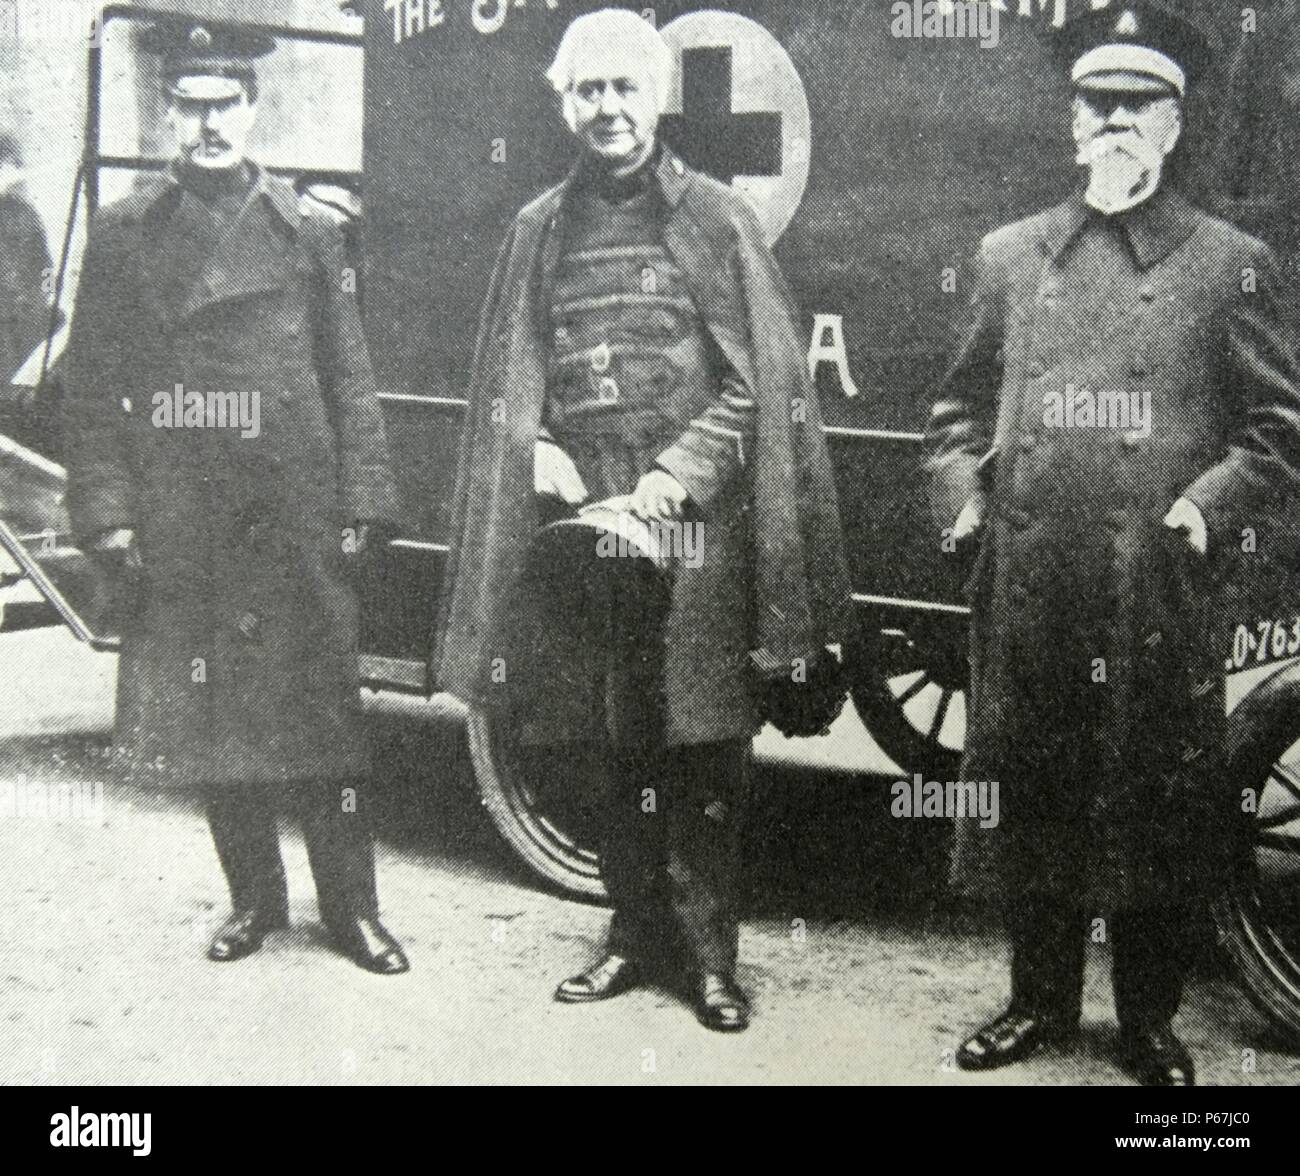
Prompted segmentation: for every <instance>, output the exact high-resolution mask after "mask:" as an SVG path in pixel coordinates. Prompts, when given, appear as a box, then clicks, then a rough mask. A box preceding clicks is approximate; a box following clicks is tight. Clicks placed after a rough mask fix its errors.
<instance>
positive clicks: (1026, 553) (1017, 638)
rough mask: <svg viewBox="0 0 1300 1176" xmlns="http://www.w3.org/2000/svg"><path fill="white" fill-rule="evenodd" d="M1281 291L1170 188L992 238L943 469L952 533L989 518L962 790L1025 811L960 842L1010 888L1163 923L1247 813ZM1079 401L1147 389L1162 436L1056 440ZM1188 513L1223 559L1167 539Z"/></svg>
mask: <svg viewBox="0 0 1300 1176" xmlns="http://www.w3.org/2000/svg"><path fill="white" fill-rule="evenodd" d="M1277 282H1278V278H1277V268H1276V264H1275V262H1274V260H1273V258H1272V256H1271V254H1270V253H1269V251H1268V249H1267V248H1266V247H1265V246H1264V245H1263V244H1261V243H1260V242H1259V241H1257V240H1255V239H1254V238H1252V237H1249V236H1247V235H1246V234H1244V233H1242V232H1240V231H1238V230H1237V229H1235V228H1233V227H1231V226H1230V225H1228V224H1226V223H1224V222H1222V221H1220V220H1217V219H1215V218H1213V217H1211V216H1208V215H1206V214H1204V213H1202V212H1200V211H1198V210H1196V209H1194V208H1193V207H1192V206H1191V205H1190V204H1188V203H1187V202H1186V201H1185V200H1184V199H1183V198H1182V197H1181V196H1179V195H1178V194H1177V193H1176V192H1174V191H1172V190H1165V191H1162V192H1160V193H1158V194H1157V196H1155V197H1154V198H1153V199H1152V200H1150V201H1148V202H1147V203H1146V204H1144V205H1141V206H1139V207H1138V208H1137V209H1136V210H1134V211H1132V212H1131V213H1129V214H1127V215H1126V216H1124V217H1122V218H1116V219H1114V220H1112V221H1110V222H1109V223H1107V222H1106V221H1104V220H1102V219H1101V218H1098V217H1096V216H1095V215H1094V214H1091V213H1090V212H1089V211H1088V210H1087V208H1086V205H1085V204H1084V203H1083V200H1082V198H1081V196H1080V195H1078V194H1076V195H1075V196H1073V197H1072V198H1071V199H1070V200H1068V201H1067V202H1066V203H1064V204H1062V205H1060V206H1059V207H1057V208H1054V209H1051V210H1049V211H1047V212H1044V213H1042V214H1040V215H1037V216H1034V217H1031V218H1029V219H1028V220H1024V221H1021V222H1019V223H1017V224H1013V225H1010V226H1008V227H1006V228H1003V229H1000V230H998V231H997V232H995V233H993V234H991V235H990V236H989V237H987V238H986V239H985V241H984V243H983V245H982V248H981V251H980V256H979V265H978V279H977V282H976V288H975V294H974V308H975V314H974V318H973V322H972V325H971V327H970V329H969V331H968V333H967V334H966V337H965V341H964V345H963V347H962V349H961V353H960V355H959V357H958V359H957V362H956V364H955V365H954V367H953V368H952V370H951V372H950V374H949V376H948V378H947V381H946V383H945V385H944V386H943V388H942V390H941V392H940V394H939V397H938V400H937V402H936V404H935V406H934V409H933V413H932V415H931V418H930V422H929V426H928V429H927V434H926V445H927V459H926V467H927V469H928V472H929V474H930V477H931V487H932V491H933V505H934V514H935V521H936V523H937V525H938V526H939V527H940V528H946V527H951V526H952V525H953V522H954V520H955V519H956V517H957V515H958V513H959V511H960V509H961V507H962V505H963V503H965V502H966V501H967V500H968V499H969V498H971V497H972V496H975V497H977V498H978V499H979V500H980V501H981V503H982V505H983V516H984V518H985V524H984V526H983V528H982V530H981V545H980V550H979V554H978V558H977V560H976V563H975V566H974V570H973V574H972V575H971V576H970V579H969V581H968V584H967V586H966V589H965V591H966V593H967V595H968V598H969V600H970V602H971V605H972V609H973V620H972V631H971V672H972V681H971V695H970V701H969V707H968V730H967V743H966V756H965V763H964V767H963V778H964V779H966V780H999V781H1000V785H1001V810H1002V811H1001V822H1000V824H999V825H998V827H997V828H996V829H995V830H994V831H992V832H991V833H982V832H975V831H974V830H972V829H970V828H969V827H968V828H967V830H966V832H968V833H969V834H970V836H969V837H968V838H966V840H965V842H964V846H963V848H964V849H965V850H966V851H968V853H967V857H966V864H972V863H977V862H979V861H980V860H981V858H982V859H983V862H984V864H987V863H988V859H989V857H990V856H991V857H992V859H993V860H994V861H995V862H998V863H999V864H1000V865H1001V866H1002V867H1003V868H1004V871H1005V872H1004V879H1009V881H1010V882H1011V884H1012V891H1013V894H1018V895H1024V894H1025V893H1026V892H1040V893H1045V894H1048V895H1050V896H1053V897H1055V898H1057V899H1061V900H1066V901H1069V902H1070V903H1071V904H1072V905H1076V906H1078V905H1084V904H1089V903H1095V904H1099V905H1102V906H1109V907H1116V906H1125V905H1148V904H1156V903H1162V902H1165V903H1167V902H1175V901H1180V900H1182V899H1185V898H1186V897H1188V896H1189V895H1190V894H1193V893H1195V892H1196V891H1198V890H1203V889H1208V888H1212V887H1213V886H1215V885H1217V883H1218V881H1219V880H1221V878H1222V874H1221V872H1220V867H1221V866H1222V865H1223V864H1224V862H1225V858H1226V856H1227V855H1228V853H1229V852H1230V849H1231V846H1232V844H1233V837H1232V835H1231V833H1232V830H1233V828H1234V823H1237V824H1239V822H1234V816H1236V817H1239V816H1240V813H1239V804H1238V802H1239V799H1240V797H1239V793H1238V792H1237V790H1236V789H1235V788H1234V787H1233V785H1232V782H1231V781H1229V780H1225V779H1224V777H1223V775H1222V773H1221V771H1220V768H1221V763H1220V760H1221V756H1220V752H1221V750H1222V726H1223V721H1222V716H1223V694H1222V674H1223V661H1222V658H1223V650H1222V648H1220V647H1219V645H1218V644H1216V643H1215V642H1214V640H1213V636H1212V634H1213V632H1214V624H1213V614H1214V601H1215V586H1216V584H1220V583H1222V582H1223V580H1224V579H1225V578H1226V577H1228V576H1230V575H1232V574H1233V560H1234V553H1239V552H1240V543H1241V537H1242V529H1243V528H1244V527H1254V528H1256V529H1265V530H1266V529H1267V525H1268V520H1269V519H1270V518H1277V517H1278V516H1279V515H1281V514H1283V513H1285V512H1287V511H1289V510H1293V509H1294V504H1295V499H1294V493H1295V490H1296V488H1297V471H1298V470H1300V390H1298V380H1297V364H1296V354H1295V346H1294V342H1293V339H1292V335H1291V333H1290V331H1289V330H1288V328H1287V327H1286V326H1285V325H1284V323H1283V320H1282V318H1281V313H1280V310H1279V305H1278V301H1277ZM1079 389H1088V390H1091V391H1092V392H1093V393H1094V394H1100V393H1102V392H1103V391H1106V390H1112V389H1113V390H1116V391H1122V392H1124V393H1125V394H1128V393H1131V392H1133V391H1139V392H1142V393H1143V394H1149V396H1150V405H1151V432H1150V435H1149V436H1147V437H1143V436H1141V435H1140V430H1137V429H1129V430H1124V429H1122V428H1091V429H1089V428H1061V427H1048V426H1047V425H1046V424H1045V419H1044V394H1045V393H1047V392H1050V391H1052V390H1057V391H1059V392H1063V393H1064V392H1067V391H1068V392H1070V394H1072V395H1076V396H1077V391H1078V390H1079ZM1179 497H1186V498H1188V499H1190V500H1191V501H1192V502H1194V503H1195V504H1196V505H1197V506H1198V507H1199V508H1200V509H1201V511H1202V513H1203V514H1204V516H1205V519H1206V522H1207V526H1208V531H1209V544H1210V557H1209V559H1208V560H1206V559H1202V558H1200V557H1198V556H1196V555H1195V553H1194V552H1192V551H1191V549H1190V548H1189V547H1188V546H1187V544H1186V543H1185V542H1184V540H1183V539H1182V538H1181V536H1179V535H1176V534H1174V533H1172V532H1170V531H1169V530H1168V529H1167V528H1165V527H1163V526H1162V523H1161V520H1162V519H1163V518H1164V516H1165V514H1166V513H1167V512H1168V510H1169V508H1170V507H1171V506H1172V504H1173V503H1174V501H1175V500H1176V499H1177V498H1179ZM1095 659H1104V673H1105V681H1104V682H1099V681H1097V680H1096V679H1097V676H1098V675H1097V670H1098V665H1099V663H1098V662H1097V661H1096V660H1095ZM985 839H987V840H985ZM981 843H982V844H981ZM973 848H974V849H976V850H977V852H974V853H970V852H969V851H970V850H972V849H973ZM980 848H988V849H992V850H994V852H993V853H992V854H991V855H982V854H981V853H979V852H978V849H980Z"/></svg>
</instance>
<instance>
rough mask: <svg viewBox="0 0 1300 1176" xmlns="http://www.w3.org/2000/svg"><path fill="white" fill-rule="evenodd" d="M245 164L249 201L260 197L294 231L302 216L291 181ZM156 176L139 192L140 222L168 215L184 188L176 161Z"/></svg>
mask: <svg viewBox="0 0 1300 1176" xmlns="http://www.w3.org/2000/svg"><path fill="white" fill-rule="evenodd" d="M248 167H249V171H250V172H251V174H252V177H253V185H252V188H251V190H250V192H249V197H248V203H249V204H252V203H253V202H254V201H262V202H263V203H265V204H266V205H267V206H268V207H269V208H270V209H272V210H273V211H274V212H275V214H276V216H277V217H278V218H279V219H280V221H281V222H283V227H284V228H285V229H287V230H288V231H289V232H290V233H296V232H297V229H298V222H299V220H300V219H301V214H300V212H299V208H298V194H297V193H296V192H295V191H294V190H293V188H292V187H291V186H290V185H288V184H286V183H283V182H282V181H280V180H277V179H275V178H274V177H273V176H271V175H269V174H268V173H267V171H266V169H265V168H263V167H261V166H260V165H258V164H256V163H254V162H253V161H252V160H251V159H250V160H249V161H248ZM157 180H158V182H157V184H156V185H151V186H150V187H148V188H146V189H145V190H144V191H143V192H142V193H141V197H140V199H141V207H140V209H139V215H140V220H141V221H142V222H144V221H150V220H156V219H159V218H165V217H167V216H169V215H170V214H171V212H173V211H174V210H175V208H176V205H177V204H178V203H179V202H180V199H181V196H182V195H183V193H184V191H185V187H184V185H183V184H182V183H181V179H180V176H179V174H178V173H177V170H176V165H175V164H172V165H171V166H169V167H168V168H166V170H164V171H163V172H161V173H159V175H158V177H157Z"/></svg>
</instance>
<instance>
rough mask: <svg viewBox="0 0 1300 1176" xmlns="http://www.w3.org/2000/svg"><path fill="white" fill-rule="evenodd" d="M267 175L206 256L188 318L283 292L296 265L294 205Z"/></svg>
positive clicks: (184, 313) (186, 308)
mask: <svg viewBox="0 0 1300 1176" xmlns="http://www.w3.org/2000/svg"><path fill="white" fill-rule="evenodd" d="M290 204H291V198H289V197H287V196H286V195H285V192H284V191H282V190H281V187H280V185H272V183H271V182H270V181H268V179H267V177H266V173H265V172H262V171H260V170H259V171H258V174H257V179H256V181H255V182H254V184H253V187H252V188H251V189H250V191H249V193H248V198H247V199H246V200H245V201H244V206H243V208H242V209H240V212H239V215H238V216H237V217H236V218H235V220H234V222H233V223H232V224H231V226H230V228H229V229H228V230H227V231H226V233H225V234H224V235H223V236H222V238H221V239H220V240H219V241H218V243H217V246H216V248H215V249H214V250H213V252H212V253H211V255H210V256H209V257H208V260H207V262H206V264H205V265H204V267H203V271H202V273H201V274H200V275H199V277H198V280H197V281H196V282H195V284H194V285H193V287H192V288H191V289H190V291H189V293H188V295H187V296H186V298H185V301H184V303H183V305H182V307H181V317H182V318H187V317H189V316H190V315H193V314H197V313H198V312H199V311H201V310H204V309H205V308H207V307H210V306H213V305H215V304H217V303H219V302H227V301H230V300H232V299H237V298H247V297H249V296H251V295H254V294H262V293H266V292H268V291H272V290H279V289H282V288H283V287H284V286H285V285H286V283H287V281H288V279H289V276H290V273H291V271H292V269H293V265H294V250H293V248H292V241H293V239H294V225H295V222H296V212H297V210H296V207H293V208H291V207H290Z"/></svg>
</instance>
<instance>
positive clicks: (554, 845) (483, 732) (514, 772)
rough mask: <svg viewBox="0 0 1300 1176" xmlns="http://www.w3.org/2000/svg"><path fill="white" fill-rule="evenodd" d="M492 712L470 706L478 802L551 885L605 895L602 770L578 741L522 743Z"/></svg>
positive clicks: (571, 891)
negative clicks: (599, 831)
mask: <svg viewBox="0 0 1300 1176" xmlns="http://www.w3.org/2000/svg"><path fill="white" fill-rule="evenodd" d="M501 727H502V725H501V724H499V723H497V722H496V721H495V720H494V719H493V717H492V715H491V714H490V713H489V712H487V711H485V710H482V709H480V708H478V707H472V708H471V709H470V712H469V717H468V720H467V732H468V736H469V749H470V758H471V760H472V762H473V765H474V775H475V777H476V779H477V782H478V787H479V794H480V795H481V796H482V798H483V805H484V807H485V808H486V809H487V811H488V815H489V816H490V817H491V818H492V823H493V824H494V825H496V827H497V829H498V831H499V832H500V833H501V836H502V837H504V838H505V840H506V842H507V843H508V844H509V845H510V847H511V849H513V850H514V851H515V853H517V854H518V855H519V857H520V858H522V859H523V861H524V862H525V863H526V864H527V865H528V866H529V867H530V868H531V869H532V870H533V871H534V872H535V873H536V874H537V875H539V876H540V877H541V878H543V879H544V880H545V881H546V882H548V883H549V884H551V885H552V886H555V887H558V888H559V889H561V890H563V891H566V892H567V893H569V894H572V895H575V896H577V897H581V898H603V897H604V896H605V887H604V885H603V884H602V882H601V880H600V865H599V862H598V860H597V856H596V849H595V835H594V830H595V828H596V814H597V813H598V812H599V804H600V800H601V791H602V787H603V765H602V764H601V763H600V760H599V754H598V752H597V751H595V750H594V749H592V748H590V747H588V746H586V745H581V744H554V745H548V746H545V747H525V746H521V745H520V744H519V743H518V742H517V741H516V740H515V739H513V738H511V737H510V736H509V735H508V734H507V733H506V732H505V731H503V730H502V729H501Z"/></svg>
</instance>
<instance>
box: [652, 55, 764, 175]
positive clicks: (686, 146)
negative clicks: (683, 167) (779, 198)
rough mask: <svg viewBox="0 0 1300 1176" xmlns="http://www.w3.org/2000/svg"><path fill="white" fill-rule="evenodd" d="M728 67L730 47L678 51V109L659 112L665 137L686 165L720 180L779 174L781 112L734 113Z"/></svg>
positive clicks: (729, 68) (730, 62) (729, 65)
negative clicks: (680, 59)
mask: <svg viewBox="0 0 1300 1176" xmlns="http://www.w3.org/2000/svg"><path fill="white" fill-rule="evenodd" d="M731 68H732V52H731V48H730V46H726V45H722V46H710V47H708V48H697V49H684V50H683V51H682V113H681V114H670V115H666V116H665V117H664V120H663V129H664V136H665V138H667V139H668V140H669V141H670V142H671V143H672V145H673V147H674V148H675V149H676V151H677V153H678V154H679V155H680V156H681V157H682V158H683V159H684V160H685V161H686V162H687V163H688V164H690V165H691V167H693V168H695V169H696V170H697V171H703V172H707V173H708V174H709V175H711V176H713V177H714V178H716V179H719V180H722V181H723V182H724V183H727V184H730V183H731V181H732V180H734V179H735V178H736V177H737V176H779V175H780V174H781V115H780V113H779V112H776V111H771V112H768V111H763V112H755V113H752V114H737V113H735V112H734V111H733V110H732V109H731Z"/></svg>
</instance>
